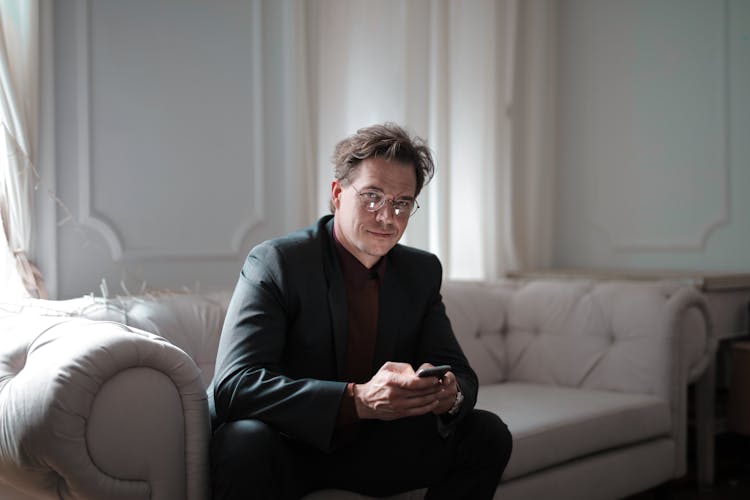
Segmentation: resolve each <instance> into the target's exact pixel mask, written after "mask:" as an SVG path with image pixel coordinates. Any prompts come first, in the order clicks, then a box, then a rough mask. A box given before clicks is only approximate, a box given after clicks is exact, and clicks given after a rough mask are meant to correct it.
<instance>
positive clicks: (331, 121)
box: [295, 0, 555, 279]
mask: <svg viewBox="0 0 750 500" xmlns="http://www.w3.org/2000/svg"><path fill="white" fill-rule="evenodd" d="M296 13H297V14H298V15H299V14H300V13H303V14H304V15H305V17H306V19H307V39H308V48H307V51H304V52H298V53H297V57H298V58H302V59H298V62H299V63H303V62H304V65H305V66H306V67H307V68H308V69H309V71H308V83H309V85H308V86H306V87H305V92H306V95H305V96H304V98H305V99H307V101H305V102H308V106H306V107H305V109H306V110H308V111H310V110H312V118H311V119H309V120H307V121H306V122H305V123H308V124H309V127H310V129H309V137H311V141H312V143H313V147H312V150H313V151H315V152H317V163H316V171H317V184H316V186H315V189H316V194H315V196H317V197H318V198H317V200H318V201H317V210H318V213H323V212H325V211H326V209H327V206H328V189H329V185H330V180H331V172H332V170H331V165H330V155H331V152H332V150H333V146H334V144H335V143H336V141H338V140H339V139H341V138H343V137H344V136H346V135H348V134H350V133H351V132H353V131H354V130H356V129H357V128H359V127H362V126H366V125H370V124H373V123H379V122H384V121H395V122H397V123H400V124H403V125H405V126H406V127H407V128H409V129H410V130H411V131H413V132H415V133H417V134H419V135H421V136H422V137H425V138H426V139H427V140H428V143H429V144H430V146H431V147H432V149H433V150H434V151H435V155H436V161H437V173H436V177H435V179H434V180H433V182H432V183H431V184H430V185H429V186H428V187H427V188H426V189H425V191H423V193H422V195H421V196H420V200H419V201H420V204H421V205H422V206H423V209H422V210H421V211H420V212H419V213H418V214H416V215H415V216H414V218H413V219H412V220H411V221H410V225H409V229H408V231H407V234H406V236H405V238H406V242H407V243H408V244H410V245H413V246H417V247H421V248H425V249H428V250H430V251H432V252H435V253H436V254H438V256H439V257H440V258H441V260H442V262H443V265H444V268H445V275H446V277H450V278H460V279H495V278H498V277H501V276H502V275H503V274H504V273H505V272H506V271H509V270H517V269H521V268H528V267H545V266H546V265H548V264H549V261H550V258H551V244H552V236H551V235H552V229H553V228H552V227H551V220H552V217H551V215H552V211H553V210H554V204H555V200H554V196H553V193H554V191H553V186H554V168H553V166H554V127H553V124H554V120H555V118H554V92H553V89H554V81H553V75H554V63H555V57H554V41H555V40H554V36H555V35H554V25H555V0H525V1H520V0H462V1H460V2H459V1H451V0H409V1H403V0H379V1H377V2H373V1H370V0H314V1H308V2H305V4H304V6H302V4H298V9H297V10H296ZM303 59H304V60H303ZM297 91H298V92H299V88H297ZM300 97H301V95H300V94H299V93H298V94H296V96H295V99H296V100H299V99H300ZM312 215H314V214H311V216H312Z"/></svg>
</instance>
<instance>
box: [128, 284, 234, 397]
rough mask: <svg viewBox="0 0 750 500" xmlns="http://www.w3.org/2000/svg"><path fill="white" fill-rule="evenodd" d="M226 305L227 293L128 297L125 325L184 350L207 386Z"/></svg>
mask: <svg viewBox="0 0 750 500" xmlns="http://www.w3.org/2000/svg"><path fill="white" fill-rule="evenodd" d="M228 303H229V292H226V293H216V294H205V295H197V294H179V293H167V294H160V295H156V296H154V297H151V298H149V299H147V300H144V299H143V298H131V299H130V301H129V304H128V311H127V321H126V323H127V324H128V325H130V326H134V327H136V328H140V329H141V330H146V331H148V332H153V333H155V334H157V335H160V336H162V337H164V338H165V339H167V340H169V341H170V342H172V343H173V344H174V345H176V346H177V347H179V348H180V349H182V350H183V351H185V352H186V353H187V354H188V356H190V357H191V358H192V359H193V361H195V364H196V365H198V368H200V370H201V380H202V381H203V385H204V387H208V385H209V384H210V382H211V379H212V378H213V376H214V365H215V363H216V351H217V350H218V348H219V337H220V336H221V328H222V326H223V324H224V316H225V315H226V310H227V304H228Z"/></svg>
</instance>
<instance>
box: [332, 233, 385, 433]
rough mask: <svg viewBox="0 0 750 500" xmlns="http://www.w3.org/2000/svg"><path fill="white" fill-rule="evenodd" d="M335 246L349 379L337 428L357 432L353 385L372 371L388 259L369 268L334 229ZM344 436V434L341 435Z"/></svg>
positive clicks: (360, 382)
mask: <svg viewBox="0 0 750 500" xmlns="http://www.w3.org/2000/svg"><path fill="white" fill-rule="evenodd" d="M333 240H334V247H335V248H336V254H337V256H338V260H339V264H340V265H341V271H342V274H343V278H344V288H345V290H346V305H347V318H346V320H347V321H346V324H347V327H346V355H345V358H344V373H343V374H342V375H343V378H344V380H347V381H349V382H350V384H349V387H348V388H347V391H346V393H345V394H344V397H343V398H342V401H341V408H340V410H339V418H338V421H337V427H339V431H340V432H339V434H344V435H347V436H348V437H351V436H352V435H353V434H356V430H357V428H358V422H359V419H358V418H357V411H356V408H355V406H354V397H353V394H352V384H354V383H357V384H363V383H365V382H367V381H368V380H370V377H371V376H372V373H373V366H372V363H373V357H374V354H375V339H376V336H377V332H378V305H379V299H378V296H379V293H380V282H381V281H382V279H383V274H384V272H385V259H383V258H381V259H380V260H379V261H378V262H377V263H376V264H375V265H374V266H372V268H370V269H368V268H366V267H365V266H364V265H363V264H362V263H361V262H360V261H359V260H357V258H356V257H354V255H352V254H351V253H350V252H349V251H348V250H347V249H346V248H344V246H343V245H342V244H341V243H340V242H339V240H338V239H337V237H336V231H335V230H334V232H333ZM342 437H344V436H342Z"/></svg>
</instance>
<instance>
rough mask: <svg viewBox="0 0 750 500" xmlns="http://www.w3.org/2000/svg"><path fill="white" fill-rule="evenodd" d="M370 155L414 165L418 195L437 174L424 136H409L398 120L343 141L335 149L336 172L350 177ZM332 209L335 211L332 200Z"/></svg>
mask: <svg viewBox="0 0 750 500" xmlns="http://www.w3.org/2000/svg"><path fill="white" fill-rule="evenodd" d="M368 158H383V159H386V160H389V161H395V162H399V163H404V164H407V165H412V166H413V167H414V173H415V174H416V176H417V188H416V192H415V193H414V196H415V197H416V196H417V195H418V194H419V192H420V191H422V188H423V187H424V186H425V184H427V183H428V182H430V179H432V176H433V175H434V173H435V163H434V162H433V160H432V152H431V151H430V148H428V147H427V144H426V143H425V141H424V139H422V138H421V137H417V136H413V137H412V136H410V135H409V133H408V132H407V131H406V130H404V129H403V128H402V127H400V126H399V125H396V124H395V123H390V122H388V123H384V124H382V125H372V126H370V127H365V128H361V129H359V130H357V133H356V134H354V135H351V136H349V137H347V138H346V139H344V140H342V141H341V142H339V143H338V144H336V147H335V148H334V150H333V157H332V161H333V165H334V169H333V175H334V177H335V178H336V179H338V180H344V179H346V180H347V181H348V180H350V178H349V176H350V174H351V173H352V172H353V171H354V170H356V169H357V167H358V166H359V164H360V163H361V162H362V161H363V160H366V159H368ZM330 205H331V207H330V208H331V212H333V211H334V207H333V203H332V202H331V203H330Z"/></svg>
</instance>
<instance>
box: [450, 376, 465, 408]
mask: <svg viewBox="0 0 750 500" xmlns="http://www.w3.org/2000/svg"><path fill="white" fill-rule="evenodd" d="M463 401H464V395H463V394H462V393H461V388H460V387H459V386H458V382H456V400H455V401H454V402H453V406H451V409H450V410H448V415H450V416H453V415H455V414H456V413H458V410H460V409H461V403H463Z"/></svg>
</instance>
